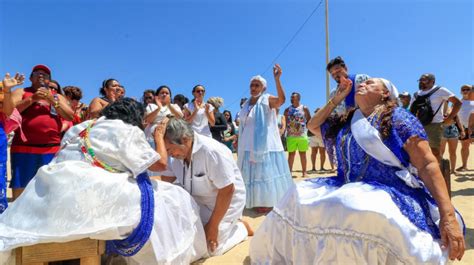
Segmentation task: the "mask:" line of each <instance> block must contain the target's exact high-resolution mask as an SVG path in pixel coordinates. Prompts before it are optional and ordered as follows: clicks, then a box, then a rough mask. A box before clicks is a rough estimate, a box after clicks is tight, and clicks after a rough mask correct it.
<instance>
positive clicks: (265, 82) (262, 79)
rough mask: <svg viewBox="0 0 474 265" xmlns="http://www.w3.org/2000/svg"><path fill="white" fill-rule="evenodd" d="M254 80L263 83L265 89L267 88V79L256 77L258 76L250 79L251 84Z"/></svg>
mask: <svg viewBox="0 0 474 265" xmlns="http://www.w3.org/2000/svg"><path fill="white" fill-rule="evenodd" d="M253 80H256V81H259V82H260V83H262V86H263V88H266V87H267V80H265V78H263V77H262V76H261V75H256V76H254V77H252V78H250V83H252V81H253Z"/></svg>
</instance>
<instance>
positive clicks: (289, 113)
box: [283, 92, 311, 177]
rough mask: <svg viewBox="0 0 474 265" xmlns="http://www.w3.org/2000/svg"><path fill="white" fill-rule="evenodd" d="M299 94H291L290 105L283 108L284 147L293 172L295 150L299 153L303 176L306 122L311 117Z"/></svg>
mask: <svg viewBox="0 0 474 265" xmlns="http://www.w3.org/2000/svg"><path fill="white" fill-rule="evenodd" d="M300 102H301V95H300V94H299V93H297V92H293V93H292V94H291V105H290V106H289V107H288V108H286V109H285V112H284V114H283V115H284V116H285V118H286V148H287V150H288V165H289V167H290V172H293V162H294V161H295V154H296V151H298V152H299V154H300V160H301V168H302V171H303V177H306V151H308V148H309V141H308V135H307V131H308V130H307V128H306V123H307V122H308V121H309V120H310V119H311V114H310V112H309V109H308V107H306V106H304V105H302V104H301V103H300Z"/></svg>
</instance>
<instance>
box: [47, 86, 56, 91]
mask: <svg viewBox="0 0 474 265" xmlns="http://www.w3.org/2000/svg"><path fill="white" fill-rule="evenodd" d="M48 88H49V89H52V90H55V91H58V88H57V87H55V86H48Z"/></svg>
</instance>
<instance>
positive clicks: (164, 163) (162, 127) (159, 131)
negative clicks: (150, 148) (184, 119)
mask: <svg viewBox="0 0 474 265" xmlns="http://www.w3.org/2000/svg"><path fill="white" fill-rule="evenodd" d="M167 124H168V118H164V119H163V121H162V122H160V123H159V124H158V126H156V128H155V133H154V138H155V150H156V152H157V153H158V154H159V155H160V159H159V160H158V161H156V162H155V163H154V164H153V165H151V166H150V167H149V168H148V169H149V170H151V171H164V170H166V168H167V167H168V152H166V147H165V140H164V139H165V131H166V125H167Z"/></svg>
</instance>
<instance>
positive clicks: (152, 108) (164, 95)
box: [145, 86, 183, 147]
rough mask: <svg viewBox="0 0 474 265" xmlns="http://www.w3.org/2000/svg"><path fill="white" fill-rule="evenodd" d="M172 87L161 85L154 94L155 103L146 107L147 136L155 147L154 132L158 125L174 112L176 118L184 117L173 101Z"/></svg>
mask: <svg viewBox="0 0 474 265" xmlns="http://www.w3.org/2000/svg"><path fill="white" fill-rule="evenodd" d="M171 98H172V94H171V89H170V88H169V87H167V86H160V87H159V88H158V89H157V90H156V92H155V96H154V100H153V103H149V104H148V105H147V106H146V108H145V124H148V125H147V126H146V127H145V136H146V139H147V141H148V142H149V143H150V145H151V146H152V147H155V139H154V137H153V132H154V131H155V128H156V126H157V125H158V124H159V123H160V122H161V121H162V120H163V119H164V118H166V116H168V115H170V114H172V115H174V116H175V117H176V118H182V117H183V112H182V111H181V108H179V106H178V105H177V104H172V103H171Z"/></svg>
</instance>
